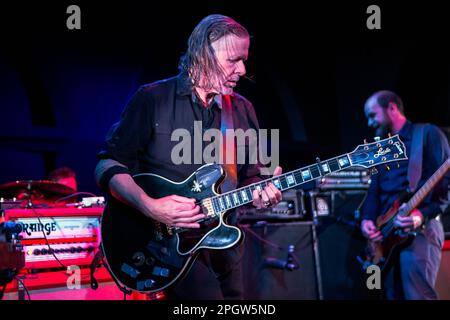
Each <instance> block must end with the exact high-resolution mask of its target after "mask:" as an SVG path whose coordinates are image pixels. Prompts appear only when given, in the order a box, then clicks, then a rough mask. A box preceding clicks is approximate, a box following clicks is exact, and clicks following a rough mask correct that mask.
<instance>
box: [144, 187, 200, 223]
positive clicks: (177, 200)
mask: <svg viewBox="0 0 450 320" xmlns="http://www.w3.org/2000/svg"><path fill="white" fill-rule="evenodd" d="M143 206H144V210H142V211H143V212H144V213H145V214H146V215H147V216H149V217H151V218H152V219H155V220H157V221H159V222H162V223H165V224H167V225H170V226H173V227H180V228H200V224H199V223H198V222H197V221H198V220H200V219H203V218H205V217H206V215H205V214H203V213H201V212H200V206H198V205H196V204H195V199H192V198H185V197H181V196H177V195H171V196H167V197H164V198H160V199H152V198H147V199H145V200H144V203H143Z"/></svg>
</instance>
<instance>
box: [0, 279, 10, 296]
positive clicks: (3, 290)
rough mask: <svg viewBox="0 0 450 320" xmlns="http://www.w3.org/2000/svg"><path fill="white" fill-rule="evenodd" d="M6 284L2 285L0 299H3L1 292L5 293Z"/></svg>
mask: <svg viewBox="0 0 450 320" xmlns="http://www.w3.org/2000/svg"><path fill="white" fill-rule="evenodd" d="M7 285H8V284H7V283H5V285H4V286H3V288H2V290H0V300H3V294H4V293H5V290H6V286H7Z"/></svg>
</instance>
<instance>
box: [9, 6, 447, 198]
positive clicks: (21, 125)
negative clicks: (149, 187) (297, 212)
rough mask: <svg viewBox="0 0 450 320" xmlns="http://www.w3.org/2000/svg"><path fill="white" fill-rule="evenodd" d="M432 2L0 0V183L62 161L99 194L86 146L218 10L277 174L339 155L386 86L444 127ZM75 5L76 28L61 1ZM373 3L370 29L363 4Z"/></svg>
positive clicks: (440, 16)
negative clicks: (374, 26)
mask: <svg viewBox="0 0 450 320" xmlns="http://www.w3.org/2000/svg"><path fill="white" fill-rule="evenodd" d="M441 3H442V2H438V1H427V2H426V3H421V4H419V3H416V2H412V1H395V3H384V2H378V1H375V2H374V1H371V2H348V1H338V2H337V3H331V2H330V3H327V2H321V1H314V2H312V1H310V2H305V1H301V2H297V1H295V2H294V1H292V2H287V1H271V2H246V3H244V2H243V1H217V0H216V1H184V2H175V1H165V2H164V3H162V2H157V1H132V0H129V1H117V2H110V1H108V2H107V1H79V0H75V1H70V2H68V1H58V2H54V1H53V2H52V1H36V2H31V1H30V3H27V2H20V3H18V4H2V6H1V7H0V21H1V22H0V23H1V24H0V36H1V38H0V120H1V124H0V152H1V156H0V183H4V182H8V181H12V180H19V179H43V178H44V177H45V176H46V174H47V173H48V172H49V171H50V170H52V169H54V168H55V167H58V166H63V165H67V166H70V167H72V168H73V169H75V170H76V172H77V174H78V183H79V190H80V191H90V192H94V193H99V190H98V188H97V187H96V185H95V182H94V178H93V171H94V167H95V164H96V153H97V152H98V151H99V150H100V149H101V147H102V143H103V140H104V137H105V134H106V133H107V131H108V129H109V128H110V126H111V125H112V124H113V123H114V122H116V121H117V120H118V118H119V115H120V113H121V111H122V109H123V108H124V106H125V105H126V102H127V101H128V99H129V98H130V97H131V95H132V94H133V93H134V92H135V90H136V89H137V88H138V87H139V86H140V85H142V84H144V83H148V82H153V81H155V80H159V79H161V78H166V77H170V76H172V75H175V74H176V73H177V64H178V58H179V56H180V55H181V54H182V53H183V52H184V50H185V48H186V42H187V38H188V37H189V35H190V32H191V31H192V29H193V28H194V27H195V25H196V24H197V23H198V22H199V21H200V20H201V19H202V18H203V17H204V16H206V15H208V14H211V13H222V14H225V15H229V16H231V17H233V18H234V19H236V20H237V21H238V22H240V23H241V24H243V25H244V26H245V27H247V29H248V30H249V32H250V33H251V35H252V42H251V48H250V57H249V60H248V62H247V72H248V75H249V76H251V77H252V79H253V81H249V80H246V79H242V80H241V82H240V83H239V85H238V87H237V90H236V91H237V92H239V93H241V94H243V95H244V96H246V97H247V98H248V99H249V100H251V101H252V102H253V104H254V106H255V109H256V112H257V115H258V117H259V121H260V126H261V128H278V129H280V142H281V147H280V162H281V165H282V166H283V168H284V169H285V171H287V170H290V169H294V168H297V167H299V166H303V165H307V164H310V163H312V162H314V161H315V158H316V157H317V156H320V157H321V158H322V159H326V158H328V157H332V156H335V155H338V154H340V153H343V152H349V151H351V150H352V149H353V148H354V147H355V146H356V145H357V144H359V143H361V142H362V140H363V139H364V138H370V137H371V136H372V134H371V133H370V132H369V131H368V129H367V127H366V120H365V118H364V114H363V105H364V102H365V100H366V98H367V97H368V96H369V95H370V94H372V93H373V92H374V91H377V90H380V89H390V90H394V91H396V92H397V93H398V94H399V95H400V96H401V97H402V99H403V101H404V104H405V109H406V114H407V116H408V117H409V118H410V119H411V120H413V121H418V122H432V123H435V124H437V125H438V126H441V127H449V126H450V108H449V92H450V90H449V89H450V82H449V71H450V70H449V66H450V63H449V58H450V55H449V49H448V48H447V46H448V44H447V42H448V39H450V37H449V25H448V24H449V22H448V21H449V20H450V19H449V18H448V13H447V12H448V11H447V10H446V9H445V8H444V5H443V4H441ZM71 4H77V5H79V6H80V8H81V30H68V29H67V28H66V19H67V17H68V16H69V15H68V14H66V8H67V7H68V6H69V5H71ZM371 4H377V5H379V6H380V7H381V25H382V29H381V30H368V29H367V28H366V19H367V17H368V16H369V15H368V14H367V13H366V9H367V7H368V6H369V5H371Z"/></svg>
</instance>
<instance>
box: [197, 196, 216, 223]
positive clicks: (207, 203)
mask: <svg viewBox="0 0 450 320" xmlns="http://www.w3.org/2000/svg"><path fill="white" fill-rule="evenodd" d="M200 208H201V209H202V212H203V213H205V214H206V217H205V219H204V220H207V219H208V218H212V217H215V216H216V212H215V211H214V208H213V205H212V202H211V199H210V198H208V199H203V200H202V201H201V202H200Z"/></svg>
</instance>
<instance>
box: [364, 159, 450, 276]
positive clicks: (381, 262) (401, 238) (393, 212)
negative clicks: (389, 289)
mask: <svg viewBox="0 0 450 320" xmlns="http://www.w3.org/2000/svg"><path fill="white" fill-rule="evenodd" d="M449 169H450V158H449V159H447V160H446V161H445V162H444V163H443V164H442V165H441V166H440V167H439V169H438V170H437V171H436V172H435V173H434V174H433V175H432V176H431V177H430V178H429V179H428V180H427V182H425V183H424V185H423V186H422V187H421V188H420V189H419V190H417V192H415V193H414V194H411V193H409V192H406V191H405V192H403V193H401V194H400V195H399V196H398V197H397V199H396V200H395V201H394V204H393V205H392V206H391V207H390V208H389V210H388V211H387V212H386V213H385V214H383V215H381V216H379V217H378V218H377V221H376V226H377V228H378V229H379V230H380V231H381V234H382V235H383V239H382V240H381V241H378V242H374V241H368V242H367V247H366V252H365V255H366V260H365V261H364V262H363V269H367V268H368V267H369V266H370V265H377V266H378V267H379V268H380V269H381V270H382V271H383V270H385V269H386V267H387V266H389V263H390V261H391V260H392V259H391V258H392V257H393V256H394V255H395V254H396V253H397V252H398V251H399V250H400V249H401V248H404V247H405V246H408V245H409V244H410V243H411V241H412V240H413V239H414V237H415V235H416V232H414V230H413V231H411V232H404V231H403V229H401V228H395V226H394V220H395V218H396V217H397V215H400V216H404V217H406V216H408V215H409V214H410V213H411V212H412V211H413V209H415V208H417V207H418V206H419V205H420V204H421V203H422V201H423V200H424V199H425V198H426V196H427V195H428V194H429V193H430V192H431V191H432V190H433V188H434V187H435V186H436V184H437V183H438V182H439V181H440V180H441V179H442V178H443V177H444V176H445V174H446V173H447V172H448V170H449ZM403 203H405V206H404V207H402V209H399V208H400V207H401V206H402V204H403Z"/></svg>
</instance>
